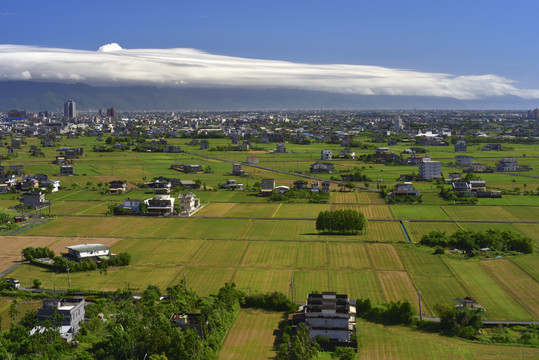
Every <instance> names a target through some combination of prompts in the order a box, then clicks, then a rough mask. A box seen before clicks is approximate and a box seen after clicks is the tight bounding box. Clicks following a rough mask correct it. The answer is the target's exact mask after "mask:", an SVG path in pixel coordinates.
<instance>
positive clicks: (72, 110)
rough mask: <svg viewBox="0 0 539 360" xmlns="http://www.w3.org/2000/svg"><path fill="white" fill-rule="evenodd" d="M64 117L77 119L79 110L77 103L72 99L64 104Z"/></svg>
mask: <svg viewBox="0 0 539 360" xmlns="http://www.w3.org/2000/svg"><path fill="white" fill-rule="evenodd" d="M64 116H65V117H67V118H70V119H72V118H76V117H77V108H76V105H75V102H74V101H73V100H71V99H69V100H67V101H66V102H65V103H64Z"/></svg>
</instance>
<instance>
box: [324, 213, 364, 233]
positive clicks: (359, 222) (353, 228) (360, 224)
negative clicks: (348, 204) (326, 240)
mask: <svg viewBox="0 0 539 360" xmlns="http://www.w3.org/2000/svg"><path fill="white" fill-rule="evenodd" d="M366 225H367V219H365V216H364V215H363V214H362V213H360V212H358V211H356V210H351V209H346V210H336V211H322V212H320V214H318V218H317V219H316V230H317V231H320V232H324V233H332V234H357V233H361V232H363V230H364V229H365V226H366Z"/></svg>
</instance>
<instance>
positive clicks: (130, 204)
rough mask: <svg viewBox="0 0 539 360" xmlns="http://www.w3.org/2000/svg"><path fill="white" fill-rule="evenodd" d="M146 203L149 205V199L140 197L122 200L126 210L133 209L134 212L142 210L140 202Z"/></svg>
mask: <svg viewBox="0 0 539 360" xmlns="http://www.w3.org/2000/svg"><path fill="white" fill-rule="evenodd" d="M141 203H145V204H146V205H148V200H140V199H130V198H127V199H123V200H122V206H123V207H124V209H125V210H128V211H132V212H134V213H138V212H140V204H141Z"/></svg>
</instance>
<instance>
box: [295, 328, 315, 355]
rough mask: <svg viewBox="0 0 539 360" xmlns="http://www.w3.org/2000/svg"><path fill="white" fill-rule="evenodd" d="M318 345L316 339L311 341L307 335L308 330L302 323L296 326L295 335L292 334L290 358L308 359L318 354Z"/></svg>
mask: <svg viewBox="0 0 539 360" xmlns="http://www.w3.org/2000/svg"><path fill="white" fill-rule="evenodd" d="M319 350H320V345H318V343H317V342H316V341H312V340H311V339H310V337H309V330H308V329H307V327H306V326H305V324H304V323H300V324H299V325H298V326H297V332H296V336H294V340H293V344H292V349H291V351H292V359H294V360H310V359H314V358H316V357H317V356H318V351H319Z"/></svg>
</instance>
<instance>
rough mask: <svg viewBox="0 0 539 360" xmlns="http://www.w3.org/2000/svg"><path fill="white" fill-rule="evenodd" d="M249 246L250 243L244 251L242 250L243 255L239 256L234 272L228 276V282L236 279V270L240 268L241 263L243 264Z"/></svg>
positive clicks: (249, 243)
mask: <svg viewBox="0 0 539 360" xmlns="http://www.w3.org/2000/svg"><path fill="white" fill-rule="evenodd" d="M250 246H251V242H250V241H249V242H248V243H247V246H246V247H245V250H243V254H241V258H240V261H238V263H237V264H236V266H234V272H233V273H232V276H230V282H232V281H234V278H235V277H236V273H237V272H238V268H239V267H240V266H241V263H242V262H243V259H244V258H245V254H247V251H248V250H249V247H250Z"/></svg>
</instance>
